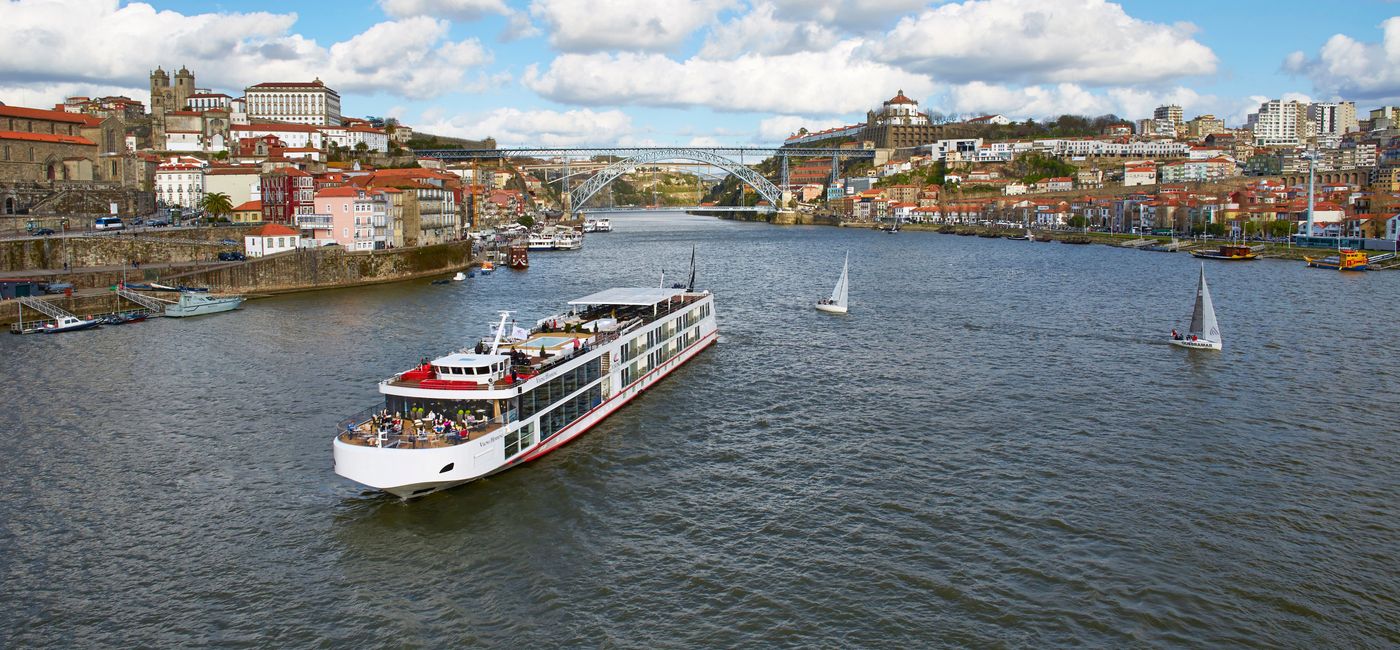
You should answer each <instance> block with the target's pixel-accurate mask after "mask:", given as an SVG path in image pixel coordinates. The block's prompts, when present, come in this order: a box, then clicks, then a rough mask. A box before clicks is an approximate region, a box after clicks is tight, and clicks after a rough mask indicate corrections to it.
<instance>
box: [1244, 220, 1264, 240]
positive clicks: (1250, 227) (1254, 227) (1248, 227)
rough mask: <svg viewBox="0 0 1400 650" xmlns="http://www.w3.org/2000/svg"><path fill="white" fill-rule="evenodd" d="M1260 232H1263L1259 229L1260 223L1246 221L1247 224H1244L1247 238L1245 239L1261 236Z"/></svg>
mask: <svg viewBox="0 0 1400 650" xmlns="http://www.w3.org/2000/svg"><path fill="white" fill-rule="evenodd" d="M1260 230H1261V229H1260V227H1259V222H1258V221H1246V222H1244V236H1245V237H1253V236H1255V235H1257V234H1259V232H1260Z"/></svg>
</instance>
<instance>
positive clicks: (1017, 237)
mask: <svg viewBox="0 0 1400 650" xmlns="http://www.w3.org/2000/svg"><path fill="white" fill-rule="evenodd" d="M1006 238H1007V239H1010V240H1011V241H1031V240H1032V239H1035V235H1032V234H1031V231H1030V230H1027V231H1026V234H1024V235H1007V236H1006Z"/></svg>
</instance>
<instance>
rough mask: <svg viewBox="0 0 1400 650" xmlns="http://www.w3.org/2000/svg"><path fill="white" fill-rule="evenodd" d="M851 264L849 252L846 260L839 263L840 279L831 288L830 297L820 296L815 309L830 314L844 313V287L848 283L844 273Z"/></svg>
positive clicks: (845, 287)
mask: <svg viewBox="0 0 1400 650" xmlns="http://www.w3.org/2000/svg"><path fill="white" fill-rule="evenodd" d="M850 266H851V254H850V253H846V262H845V263H844V264H842V265H841V279H840V280H837V281H836V287H835V288H834V289H832V290H831V297H830V298H822V299H821V300H818V301H817V311H824V312H827V313H831V314H844V313H846V289H847V288H848V286H849V283H848V282H847V280H846V273H847V271H848V270H849V268H850Z"/></svg>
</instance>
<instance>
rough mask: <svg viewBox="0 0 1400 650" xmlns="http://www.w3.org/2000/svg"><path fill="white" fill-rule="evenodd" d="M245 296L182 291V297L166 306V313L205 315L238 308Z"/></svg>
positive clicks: (183, 315) (184, 315)
mask: <svg viewBox="0 0 1400 650" xmlns="http://www.w3.org/2000/svg"><path fill="white" fill-rule="evenodd" d="M241 304H243V296H211V295H209V294H207V293H192V292H189V291H182V292H180V299H179V300H177V301H175V302H174V303H171V304H169V305H166V306H165V315H166V316H170V317H173V318H184V317H186V316H203V315H205V314H217V313H219V312H224V311H232V310H234V309H238V306H239V305H241Z"/></svg>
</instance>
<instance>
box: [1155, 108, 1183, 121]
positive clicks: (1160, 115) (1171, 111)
mask: <svg viewBox="0 0 1400 650" xmlns="http://www.w3.org/2000/svg"><path fill="white" fill-rule="evenodd" d="M1182 117H1183V115H1182V113H1181V107H1180V106H1177V105H1176V104H1171V105H1168V106H1158V107H1157V110H1154V111H1152V119H1154V120H1167V121H1168V122H1171V123H1172V126H1181V121H1182Z"/></svg>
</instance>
